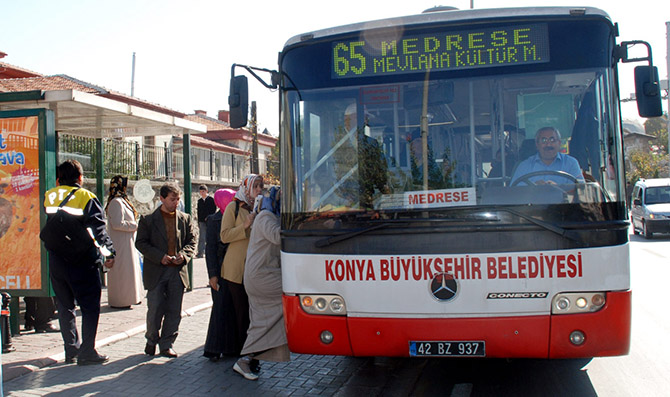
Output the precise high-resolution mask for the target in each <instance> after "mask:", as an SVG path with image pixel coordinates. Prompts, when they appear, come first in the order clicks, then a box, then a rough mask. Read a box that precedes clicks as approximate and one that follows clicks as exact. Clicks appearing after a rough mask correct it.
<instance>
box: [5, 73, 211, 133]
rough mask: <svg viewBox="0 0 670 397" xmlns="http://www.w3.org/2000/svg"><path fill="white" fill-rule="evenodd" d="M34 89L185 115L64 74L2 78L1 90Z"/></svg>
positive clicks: (18, 90) (181, 116) (172, 114)
mask: <svg viewBox="0 0 670 397" xmlns="http://www.w3.org/2000/svg"><path fill="white" fill-rule="evenodd" d="M33 90H41V91H57V90H77V91H81V92H86V93H90V94H95V95H100V96H102V97H105V98H109V99H114V100H116V101H119V102H123V103H127V104H130V105H134V106H138V107H141V108H145V109H149V110H153V111H156V112H159V113H163V114H169V115H171V116H175V117H179V118H183V117H184V116H185V114H184V113H182V112H179V111H176V110H173V109H170V108H167V107H165V106H162V105H158V104H155V103H151V102H147V101H145V100H142V99H139V98H136V97H131V96H129V95H126V94H122V93H120V92H116V91H113V90H109V89H106V88H104V87H101V86H98V85H95V84H91V83H87V82H85V81H82V80H78V79H75V78H74V77H70V76H67V75H64V74H59V75H56V76H41V77H28V78H18V79H0V92H20V91H33ZM198 122H200V121H198Z"/></svg>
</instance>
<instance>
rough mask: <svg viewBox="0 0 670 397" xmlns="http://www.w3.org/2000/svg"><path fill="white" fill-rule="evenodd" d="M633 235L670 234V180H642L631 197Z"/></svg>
mask: <svg viewBox="0 0 670 397" xmlns="http://www.w3.org/2000/svg"><path fill="white" fill-rule="evenodd" d="M630 207H631V216H630V218H631V222H632V223H633V233H635V234H640V233H642V235H643V236H644V237H645V238H651V237H652V236H653V234H654V233H670V178H658V179H640V180H639V181H637V182H636V183H635V187H633V195H632V197H631V206H630Z"/></svg>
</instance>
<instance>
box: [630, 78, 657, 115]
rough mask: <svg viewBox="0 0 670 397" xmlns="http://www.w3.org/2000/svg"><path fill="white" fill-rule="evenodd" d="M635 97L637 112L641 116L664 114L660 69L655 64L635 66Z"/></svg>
mask: <svg viewBox="0 0 670 397" xmlns="http://www.w3.org/2000/svg"><path fill="white" fill-rule="evenodd" d="M635 98H636V101H637V112H638V113H639V114H640V116H641V117H659V116H662V115H663V107H662V106H661V90H660V86H659V84H658V70H657V69H656V67H655V66H637V67H635Z"/></svg>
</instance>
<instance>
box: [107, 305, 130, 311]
mask: <svg viewBox="0 0 670 397" xmlns="http://www.w3.org/2000/svg"><path fill="white" fill-rule="evenodd" d="M109 307H111V308H112V309H117V310H130V305H128V306H109Z"/></svg>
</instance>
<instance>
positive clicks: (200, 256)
mask: <svg viewBox="0 0 670 397" xmlns="http://www.w3.org/2000/svg"><path fill="white" fill-rule="evenodd" d="M195 257H196V258H204V257H205V254H198V255H196V256H195Z"/></svg>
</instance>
